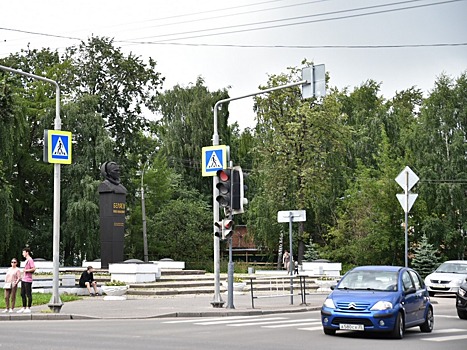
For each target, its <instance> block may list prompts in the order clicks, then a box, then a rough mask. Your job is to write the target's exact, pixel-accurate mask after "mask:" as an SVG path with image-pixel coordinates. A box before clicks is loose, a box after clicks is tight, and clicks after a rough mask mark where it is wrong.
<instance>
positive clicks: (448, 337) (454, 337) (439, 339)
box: [421, 334, 467, 342]
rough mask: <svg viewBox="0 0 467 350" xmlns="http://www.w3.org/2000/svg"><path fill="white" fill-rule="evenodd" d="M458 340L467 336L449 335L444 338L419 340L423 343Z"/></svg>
mask: <svg viewBox="0 0 467 350" xmlns="http://www.w3.org/2000/svg"><path fill="white" fill-rule="evenodd" d="M460 339H467V334H464V335H450V336H446V337H436V338H421V340H425V341H437V342H441V341H450V340H460Z"/></svg>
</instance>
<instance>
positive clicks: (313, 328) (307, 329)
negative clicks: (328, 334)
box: [298, 326, 323, 331]
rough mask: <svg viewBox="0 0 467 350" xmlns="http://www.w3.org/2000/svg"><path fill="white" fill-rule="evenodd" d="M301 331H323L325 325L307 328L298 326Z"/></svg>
mask: <svg viewBox="0 0 467 350" xmlns="http://www.w3.org/2000/svg"><path fill="white" fill-rule="evenodd" d="M298 330H300V331H322V330H323V326H318V327H307V328H298Z"/></svg>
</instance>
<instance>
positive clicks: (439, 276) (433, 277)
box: [425, 260, 467, 296]
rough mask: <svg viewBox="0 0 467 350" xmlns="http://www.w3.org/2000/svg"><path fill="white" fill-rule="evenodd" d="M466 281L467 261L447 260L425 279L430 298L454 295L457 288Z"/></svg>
mask: <svg viewBox="0 0 467 350" xmlns="http://www.w3.org/2000/svg"><path fill="white" fill-rule="evenodd" d="M466 281H467V260H449V261H446V262H444V263H442V264H441V265H440V266H439V267H438V268H437V269H436V270H435V271H434V272H433V273H431V274H429V275H428V276H426V277H425V284H426V287H427V289H428V293H430V296H434V295H435V294H456V293H457V291H458V290H459V286H460V285H461V284H462V283H465V282H466Z"/></svg>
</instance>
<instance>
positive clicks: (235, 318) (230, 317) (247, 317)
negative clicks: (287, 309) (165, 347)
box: [162, 316, 258, 323]
mask: <svg viewBox="0 0 467 350" xmlns="http://www.w3.org/2000/svg"><path fill="white" fill-rule="evenodd" d="M226 318H228V319H229V320H237V319H252V318H258V316H222V317H208V318H203V320H204V321H216V320H218V321H220V320H225V319H226ZM198 321H199V318H198V317H197V318H195V319H192V318H191V319H189V320H174V321H164V322H162V323H193V322H198Z"/></svg>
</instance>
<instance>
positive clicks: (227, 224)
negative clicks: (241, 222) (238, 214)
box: [222, 219, 234, 239]
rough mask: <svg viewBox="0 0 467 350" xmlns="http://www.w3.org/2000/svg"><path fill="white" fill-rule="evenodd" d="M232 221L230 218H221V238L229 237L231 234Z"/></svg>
mask: <svg viewBox="0 0 467 350" xmlns="http://www.w3.org/2000/svg"><path fill="white" fill-rule="evenodd" d="M233 229H234V222H233V220H230V219H223V220H222V239H229V238H230V237H232V235H233Z"/></svg>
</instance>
